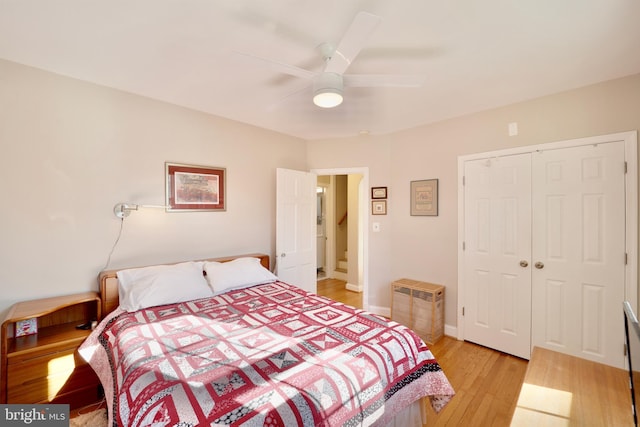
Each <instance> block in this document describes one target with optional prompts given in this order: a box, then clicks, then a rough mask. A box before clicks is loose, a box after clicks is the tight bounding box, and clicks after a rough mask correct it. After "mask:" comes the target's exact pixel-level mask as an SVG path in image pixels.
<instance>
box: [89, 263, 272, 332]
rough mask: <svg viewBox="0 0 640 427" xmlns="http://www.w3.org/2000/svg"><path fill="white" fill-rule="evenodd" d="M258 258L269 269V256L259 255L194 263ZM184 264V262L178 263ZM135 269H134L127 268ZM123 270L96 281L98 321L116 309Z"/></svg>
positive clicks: (106, 271)
mask: <svg viewBox="0 0 640 427" xmlns="http://www.w3.org/2000/svg"><path fill="white" fill-rule="evenodd" d="M244 257H251V258H258V259H260V264H262V266H263V267H265V268H266V269H267V270H269V269H270V261H269V255H266V254H261V253H253V254H245V255H235V256H226V257H218V258H207V259H200V260H194V261H216V262H228V261H233V260H234V259H237V258H244ZM179 262H185V261H179ZM179 262H174V263H168V264H166V265H173V264H178V263H179ZM129 268H136V267H129ZM120 270H124V268H119V269H118V270H104V271H102V272H101V273H100V275H99V276H98V281H99V283H100V306H101V310H100V311H101V313H102V316H101V318H100V319H98V320H102V319H103V318H104V317H105V316H106V315H107V314H109V313H111V312H112V311H113V310H115V309H116V308H118V305H119V304H120V303H119V297H118V271H120Z"/></svg>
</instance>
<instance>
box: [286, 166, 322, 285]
mask: <svg viewBox="0 0 640 427" xmlns="http://www.w3.org/2000/svg"><path fill="white" fill-rule="evenodd" d="M276 179H277V185H276V187H277V195H276V199H277V200H276V275H277V276H278V278H280V280H282V281H284V282H287V283H290V284H292V285H296V286H298V287H300V288H302V289H304V290H306V291H309V292H314V293H315V292H316V243H317V242H316V208H317V205H316V181H317V177H316V175H315V174H313V173H309V172H302V171H296V170H290V169H277V171H276Z"/></svg>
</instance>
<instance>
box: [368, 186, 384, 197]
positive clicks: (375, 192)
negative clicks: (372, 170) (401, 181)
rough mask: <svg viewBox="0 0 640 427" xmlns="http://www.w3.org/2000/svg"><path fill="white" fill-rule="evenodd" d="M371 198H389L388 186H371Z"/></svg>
mask: <svg viewBox="0 0 640 427" xmlns="http://www.w3.org/2000/svg"><path fill="white" fill-rule="evenodd" d="M371 198H372V199H386V198H387V187H371Z"/></svg>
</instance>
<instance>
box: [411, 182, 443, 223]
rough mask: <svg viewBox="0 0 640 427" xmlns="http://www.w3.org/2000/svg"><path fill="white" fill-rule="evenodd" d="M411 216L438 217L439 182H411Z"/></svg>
mask: <svg viewBox="0 0 640 427" xmlns="http://www.w3.org/2000/svg"><path fill="white" fill-rule="evenodd" d="M411 215H417V216H421V215H424V216H438V180H437V179H424V180H421V181H411Z"/></svg>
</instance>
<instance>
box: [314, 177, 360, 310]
mask: <svg viewBox="0 0 640 427" xmlns="http://www.w3.org/2000/svg"><path fill="white" fill-rule="evenodd" d="M312 172H313V173H315V174H316V175H317V176H318V186H317V200H318V210H317V218H316V219H317V220H316V227H317V242H318V247H317V250H318V256H317V261H318V270H317V271H318V279H319V280H326V279H330V280H332V282H331V287H332V288H333V289H334V290H335V289H338V288H336V286H338V287H339V286H342V287H343V288H344V289H345V291H346V293H345V292H342V294H343V296H345V297H346V299H347V301H342V299H343V298H342V297H335V295H336V294H335V293H334V297H332V296H330V295H327V296H329V297H332V298H333V299H336V300H338V301H341V302H345V303H346V304H349V305H354V306H357V305H360V306H361V307H359V308H363V309H367V305H368V304H367V289H368V286H367V285H368V247H367V242H368V239H367V233H366V231H367V230H368V215H367V213H368V208H367V207H368V203H367V201H368V198H367V195H368V190H367V189H368V188H369V187H368V186H369V184H368V183H369V174H368V169H367V168H344V169H318V170H312ZM336 281H337V282H336ZM340 282H341V283H340ZM318 290H319V293H321V292H320V284H319V287H318ZM353 293H356V294H357V295H353ZM321 294H322V293H321ZM337 295H340V292H339V293H338V294H337ZM356 297H357V298H356ZM354 301H356V302H358V301H360V303H355V304H354Z"/></svg>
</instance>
